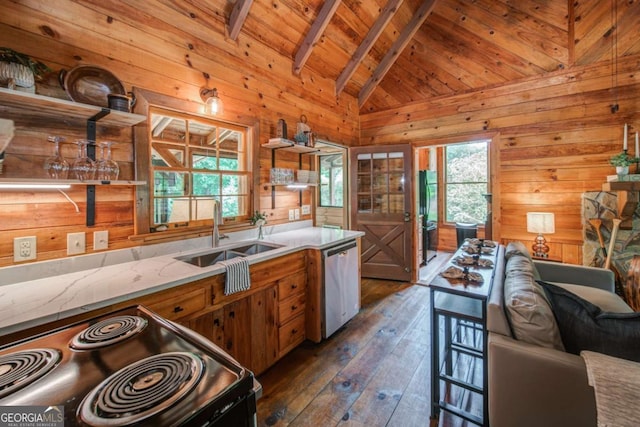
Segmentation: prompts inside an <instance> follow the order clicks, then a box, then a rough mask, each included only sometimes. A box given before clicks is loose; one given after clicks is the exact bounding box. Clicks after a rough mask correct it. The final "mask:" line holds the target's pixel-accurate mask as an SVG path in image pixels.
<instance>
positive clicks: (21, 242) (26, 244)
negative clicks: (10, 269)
mask: <svg viewBox="0 0 640 427" xmlns="http://www.w3.org/2000/svg"><path fill="white" fill-rule="evenodd" d="M31 259H36V237H35V236H29V237H16V238H15V239H13V261H14V262H20V261H29V260H31Z"/></svg>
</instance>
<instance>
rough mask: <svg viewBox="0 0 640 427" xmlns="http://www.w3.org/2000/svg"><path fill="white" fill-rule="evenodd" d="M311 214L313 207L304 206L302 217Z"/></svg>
mask: <svg viewBox="0 0 640 427" xmlns="http://www.w3.org/2000/svg"><path fill="white" fill-rule="evenodd" d="M310 213H311V206H309V205H302V215H309V214H310Z"/></svg>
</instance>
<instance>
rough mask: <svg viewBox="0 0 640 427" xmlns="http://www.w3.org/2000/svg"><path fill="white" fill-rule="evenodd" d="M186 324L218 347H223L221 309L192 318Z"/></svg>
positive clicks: (222, 317) (222, 313)
mask: <svg viewBox="0 0 640 427" xmlns="http://www.w3.org/2000/svg"><path fill="white" fill-rule="evenodd" d="M186 326H187V327H188V328H190V329H192V330H194V331H196V332H197V333H199V334H200V335H202V336H203V337H205V338H207V339H208V340H210V341H211V342H213V343H214V344H215V345H217V346H218V347H220V348H222V349H223V348H224V311H223V310H222V309H219V310H216V311H213V312H211V313H207V314H204V315H202V316H200V317H197V318H195V319H192V320H190V321H189V322H188V323H187V325H186Z"/></svg>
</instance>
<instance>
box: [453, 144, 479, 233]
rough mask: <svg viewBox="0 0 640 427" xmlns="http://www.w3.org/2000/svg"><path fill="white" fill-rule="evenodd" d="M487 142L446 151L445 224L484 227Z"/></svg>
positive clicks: (462, 145) (458, 145) (458, 146)
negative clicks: (466, 224)
mask: <svg viewBox="0 0 640 427" xmlns="http://www.w3.org/2000/svg"><path fill="white" fill-rule="evenodd" d="M488 147H489V144H488V141H481V142H472V143H466V144H455V145H448V146H447V147H445V211H446V212H445V220H446V221H448V222H464V223H477V224H481V223H484V221H485V218H486V215H487V202H486V200H485V198H484V196H483V195H484V194H486V193H487V192H488V191H487V184H488V181H489V179H488V178H489V163H488Z"/></svg>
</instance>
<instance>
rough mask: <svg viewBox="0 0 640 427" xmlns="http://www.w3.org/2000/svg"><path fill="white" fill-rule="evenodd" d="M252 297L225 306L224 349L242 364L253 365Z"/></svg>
mask: <svg viewBox="0 0 640 427" xmlns="http://www.w3.org/2000/svg"><path fill="white" fill-rule="evenodd" d="M250 299H251V297H246V298H242V299H241V300H238V301H235V302H232V303H229V304H227V305H225V306H224V347H223V348H224V350H225V351H226V352H227V353H229V354H230V355H231V356H233V357H234V358H235V359H236V360H237V361H238V362H239V363H240V364H241V365H242V366H251V335H252V331H251V330H250V328H249V325H251V301H250Z"/></svg>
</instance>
